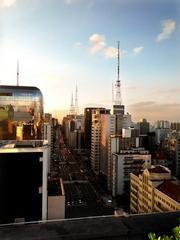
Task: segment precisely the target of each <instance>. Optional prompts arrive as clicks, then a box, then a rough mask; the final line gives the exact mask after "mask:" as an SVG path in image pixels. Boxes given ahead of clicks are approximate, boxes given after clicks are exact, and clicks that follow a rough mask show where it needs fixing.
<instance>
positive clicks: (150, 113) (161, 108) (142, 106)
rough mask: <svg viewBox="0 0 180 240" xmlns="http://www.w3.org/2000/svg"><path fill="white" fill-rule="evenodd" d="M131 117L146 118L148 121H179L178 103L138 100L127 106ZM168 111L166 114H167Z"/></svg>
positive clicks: (179, 109)
mask: <svg viewBox="0 0 180 240" xmlns="http://www.w3.org/2000/svg"><path fill="white" fill-rule="evenodd" d="M128 109H129V111H131V112H132V116H133V118H135V119H136V120H137V121H138V120H139V119H140V118H147V120H149V121H155V120H161V119H164V120H166V119H167V118H168V119H167V120H169V121H180V116H179V111H180V103H176V102H175V103H158V102H155V101H147V102H138V103H135V104H132V105H130V106H129V107H128ZM167 112H168V115H167Z"/></svg>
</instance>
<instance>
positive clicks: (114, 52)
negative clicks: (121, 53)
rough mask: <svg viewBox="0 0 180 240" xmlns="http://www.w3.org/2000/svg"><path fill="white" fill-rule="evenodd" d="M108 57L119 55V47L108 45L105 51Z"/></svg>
mask: <svg viewBox="0 0 180 240" xmlns="http://www.w3.org/2000/svg"><path fill="white" fill-rule="evenodd" d="M104 54H105V57H106V58H115V57H116V56H117V48H115V47H107V48H106V49H105V51H104Z"/></svg>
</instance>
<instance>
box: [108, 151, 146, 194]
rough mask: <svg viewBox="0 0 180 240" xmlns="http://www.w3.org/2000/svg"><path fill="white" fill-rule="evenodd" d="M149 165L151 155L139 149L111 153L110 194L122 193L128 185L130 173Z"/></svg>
mask: <svg viewBox="0 0 180 240" xmlns="http://www.w3.org/2000/svg"><path fill="white" fill-rule="evenodd" d="M149 166H151V155H150V154H149V153H148V151H144V150H141V149H136V150H121V151H120V152H119V153H113V154H112V182H111V188H112V195H113V196H114V197H115V196H116V195H122V194H124V193H125V192H126V191H128V189H129V187H130V173H133V172H137V171H140V170H142V169H144V168H146V167H149Z"/></svg>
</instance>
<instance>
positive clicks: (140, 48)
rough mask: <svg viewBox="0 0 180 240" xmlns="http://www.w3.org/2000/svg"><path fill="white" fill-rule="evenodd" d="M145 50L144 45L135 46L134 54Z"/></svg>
mask: <svg viewBox="0 0 180 240" xmlns="http://www.w3.org/2000/svg"><path fill="white" fill-rule="evenodd" d="M143 50H144V47H142V46H140V47H135V48H133V54H134V55H138V54H140V53H141V52H142V51H143Z"/></svg>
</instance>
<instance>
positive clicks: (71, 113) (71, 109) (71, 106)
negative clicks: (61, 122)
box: [69, 93, 75, 115]
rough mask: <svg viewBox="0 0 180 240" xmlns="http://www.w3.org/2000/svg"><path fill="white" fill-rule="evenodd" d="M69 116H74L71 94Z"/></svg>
mask: <svg viewBox="0 0 180 240" xmlns="http://www.w3.org/2000/svg"><path fill="white" fill-rule="evenodd" d="M69 114H70V115H74V114H75V109H74V101H73V93H72V96H71V105H70V111H69Z"/></svg>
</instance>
